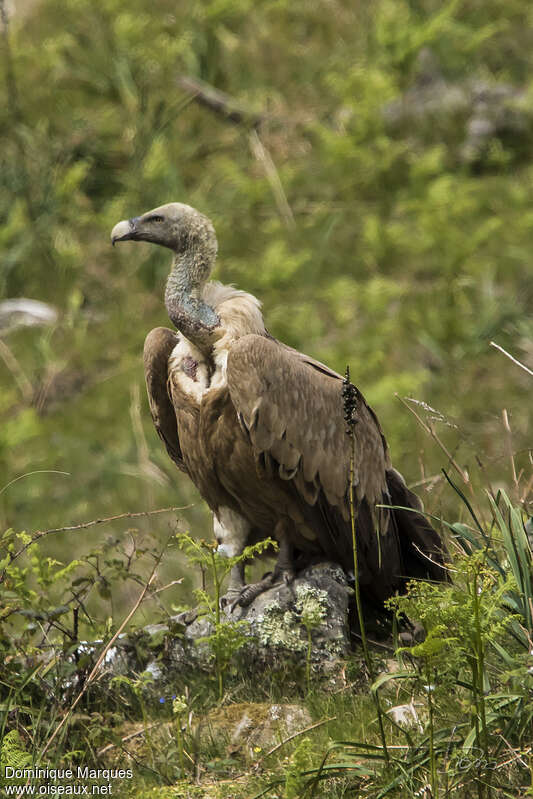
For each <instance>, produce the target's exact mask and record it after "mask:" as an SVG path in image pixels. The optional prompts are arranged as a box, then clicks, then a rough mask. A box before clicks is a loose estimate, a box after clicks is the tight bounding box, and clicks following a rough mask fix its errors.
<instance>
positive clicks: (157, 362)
mask: <svg viewBox="0 0 533 799" xmlns="http://www.w3.org/2000/svg"><path fill="white" fill-rule="evenodd" d="M178 340H179V338H178V335H177V334H176V333H175V332H174V331H172V330H169V329H168V328H166V327H156V328H154V329H153V330H151V331H150V333H148V335H147V336H146V340H145V342H144V376H145V379H146V390H147V392H148V402H149V405H150V412H151V414H152V419H153V422H154V426H155V429H156V430H157V433H158V435H159V438H160V439H161V440H162V441H163V443H164V445H165V447H166V450H167V452H168V454H169V455H170V457H171V458H172V460H173V461H174V463H175V464H176V466H178V467H179V468H180V469H181V470H182V471H184V472H186V471H187V469H186V467H185V463H184V461H183V454H182V451H181V446H180V440H179V434H178V425H177V422H176V411H175V409H174V405H173V403H172V401H171V399H170V396H169V393H168V386H167V383H168V359H169V357H170V354H171V352H172V350H173V349H174V347H175V346H176V344H177V343H178Z"/></svg>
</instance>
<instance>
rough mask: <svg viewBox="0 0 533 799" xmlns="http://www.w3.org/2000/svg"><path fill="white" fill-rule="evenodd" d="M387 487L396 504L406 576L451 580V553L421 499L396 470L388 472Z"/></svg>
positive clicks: (396, 519)
mask: <svg viewBox="0 0 533 799" xmlns="http://www.w3.org/2000/svg"><path fill="white" fill-rule="evenodd" d="M387 486H388V489H389V494H390V504H391V505H393V506H394V511H393V513H394V520H395V522H396V527H397V530H398V538H399V541H400V548H401V553H402V561H403V571H404V576H405V577H406V578H407V579H410V578H418V579H422V580H437V581H440V582H442V581H448V580H449V576H448V571H447V570H446V568H445V566H444V564H445V561H446V559H447V555H448V553H447V550H446V547H445V545H444V543H443V541H442V540H441V537H440V535H439V534H438V533H437V531H436V530H435V529H434V528H433V527H432V526H431V524H430V523H429V522H428V520H427V519H426V517H425V516H424V514H423V512H422V510H423V508H422V503H421V502H420V500H419V498H418V497H417V496H416V494H413V492H412V491H410V490H409V489H408V488H407V486H406V484H405V481H404V479H403V477H402V476H401V474H400V473H399V472H397V471H396V469H390V470H388V471H387ZM404 508H407V509H408V510H404Z"/></svg>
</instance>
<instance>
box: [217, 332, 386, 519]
mask: <svg viewBox="0 0 533 799" xmlns="http://www.w3.org/2000/svg"><path fill="white" fill-rule="evenodd" d="M227 379H228V388H229V392H230V396H231V400H232V402H233V404H234V406H235V408H236V411H237V414H238V416H239V418H240V419H241V424H243V425H244V426H245V429H246V430H247V431H248V434H249V436H250V440H251V443H252V446H253V448H254V450H255V453H256V457H257V458H260V457H262V458H263V460H265V456H268V457H269V458H273V459H274V460H275V462H276V464H277V465H278V473H279V475H280V477H282V478H283V479H285V480H293V481H294V485H295V487H296V489H297V491H298V492H299V494H300V495H301V496H302V497H303V498H304V499H305V501H306V502H307V503H308V504H311V505H313V504H314V503H315V502H316V501H317V498H318V496H319V493H320V491H321V490H322V491H323V493H324V495H325V497H326V499H327V501H328V503H329V504H330V505H333V506H337V507H339V509H340V510H341V512H342V514H343V516H344V517H345V518H346V516H347V513H348V508H347V495H348V485H349V474H350V441H349V437H348V436H347V435H346V431H345V424H344V421H343V401H342V378H341V376H340V375H338V374H337V373H336V372H333V371H332V370H330V369H328V367H326V366H324V365H323V364H321V363H319V362H317V361H313V360H312V359H311V358H308V357H307V356H305V355H302V354H301V353H299V352H297V351H296V350H292V349H291V348H289V347H286V346H285V345H282V344H280V343H279V342H277V341H276V340H275V339H272V338H270V337H265V336H259V335H247V336H243V337H242V338H241V339H239V340H238V341H237V342H236V343H235V344H234V345H233V347H232V348H231V350H230V353H229V356H228V363H227ZM359 396H360V395H359ZM388 466H389V457H388V451H387V448H386V444H385V441H384V438H383V435H382V433H381V430H380V427H379V424H378V423H377V421H376V419H375V416H374V415H373V413H372V412H371V411H370V409H369V408H368V406H367V405H366V403H365V401H364V399H363V398H362V396H360V400H359V403H358V408H357V424H356V426H355V470H354V472H355V474H354V484H355V487H356V494H357V498H358V499H359V500H362V499H363V498H366V500H367V502H368V503H369V505H370V507H373V506H374V505H375V504H376V503H378V502H381V501H382V498H383V495H384V493H385V492H386V489H387V486H386V478H385V472H386V468H387V467H388Z"/></svg>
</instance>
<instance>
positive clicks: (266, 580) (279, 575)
mask: <svg viewBox="0 0 533 799" xmlns="http://www.w3.org/2000/svg"><path fill="white" fill-rule="evenodd" d="M274 538H275V539H276V540H277V541H278V543H279V552H278V559H277V561H276V565H275V567H274V571H273V572H268V573H267V574H265V576H264V577H263V579H262V580H259V582H257V583H250V585H245V586H244V588H243V589H242V591H241V592H240V596H239V597H238V598H237V599H236V600H235V602H234V603H233V605H232V610H233V608H234V607H235V605H240V606H241V607H246V606H247V605H250V604H251V603H252V602H253V601H254V599H255V598H256V597H258V596H259V594H262V593H263V591H267V590H268V589H269V588H272V586H274V585H278V584H279V583H281V582H286V583H291V582H292V581H293V580H294V568H293V549H292V543H291V537H290V533H289V531H288V530H287V523H286V522H285V521H284V520H283V519H280V521H279V522H278V523H277V524H276V527H275V528H274Z"/></svg>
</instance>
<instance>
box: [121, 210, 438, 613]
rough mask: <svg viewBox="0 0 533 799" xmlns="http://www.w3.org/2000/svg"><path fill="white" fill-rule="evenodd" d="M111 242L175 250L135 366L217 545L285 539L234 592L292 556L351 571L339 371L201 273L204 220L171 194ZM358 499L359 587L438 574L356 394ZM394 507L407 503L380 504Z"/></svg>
mask: <svg viewBox="0 0 533 799" xmlns="http://www.w3.org/2000/svg"><path fill="white" fill-rule="evenodd" d="M111 235H112V240H113V243H114V242H115V241H124V240H142V241H151V242H153V243H156V244H160V245H162V246H165V247H168V248H170V249H171V250H173V252H174V260H173V265H172V269H171V272H170V274H169V278H168V280H167V287H166V292H165V302H166V307H167V311H168V314H169V317H170V319H171V320H172V322H173V323H174V324H175V326H176V327H177V329H178V332H175V331H172V330H168V329H166V328H156V329H155V330H152V331H151V332H150V333H149V334H148V336H147V338H146V342H145V347H144V367H145V375H146V385H147V390H148V398H149V402H150V410H151V413H152V418H153V420H154V425H155V427H156V430H157V432H158V434H159V436H160V437H161V439H162V441H163V442H164V444H165V447H166V449H167V451H168V454H169V455H170V457H171V458H172V460H173V461H174V462H175V464H176V465H177V466H178V468H180V469H181V470H182V471H184V472H185V473H186V474H187V475H188V476H189V477H190V479H191V480H192V481H193V482H194V484H195V485H196V487H197V488H198V490H199V491H200V494H201V495H202V497H203V498H204V499H205V500H206V502H207V503H208V505H209V507H210V508H211V510H212V511H213V514H214V530H215V535H216V537H217V539H218V541H219V549H220V551H221V552H223V553H226V554H236V553H239V552H241V551H242V549H243V547H244V546H245V545H247V544H248V543H250V542H251V541H253V540H257V539H258V538H265V537H267V536H272V537H273V538H275V539H277V540H278V542H279V544H280V551H279V555H278V560H277V564H276V568H275V570H274V573H273V574H272V575H270V576H268V577H267V578H265V579H264V580H263V581H261V583H259V584H257V585H256V586H255V587H254V586H252V587H250V586H248V587H247V588H245V587H244V579H243V578H244V572H243V569H242V567H236V568H235V569H234V570H233V572H232V580H231V585H230V593H231V594H233V595H234V596H236V597H237V598H238V600H239V601H240V602H241V604H245V603H246V602H249V601H251V599H252V598H253V597H254V596H255V595H257V593H258V592H259V591H260V590H262V589H263V588H265V587H266V586H267V585H270V584H272V583H273V582H274V581H276V580H277V579H279V578H280V577H281V576H282V575H284V576H290V575H291V574H292V571H293V569H294V568H297V567H298V566H299V565H303V564H305V563H308V562H309V560H310V559H313V558H317V559H318V558H326V559H331V560H334V561H336V562H338V563H340V564H341V565H342V566H343V568H344V569H345V570H346V571H347V572H349V571H350V570H351V569H353V553H352V543H351V525H350V515H349V474H350V447H351V439H350V438H349V436H348V435H347V434H346V425H345V423H344V419H343V397H342V385H343V383H342V377H341V376H340V375H338V374H337V373H336V372H334V371H332V370H331V369H329V368H328V367H327V366H325V365H324V364H321V363H319V362H318V361H315V360H313V359H312V358H309V357H308V356H306V355H304V354H302V353H300V352H297V351H296V350H293V349H291V348H290V347H287V346H286V345H284V344H282V343H280V342H279V341H276V340H275V339H274V338H272V337H271V336H270V335H269V334H268V332H267V331H266V329H265V326H264V322H263V317H262V315H261V311H260V305H259V302H258V301H257V299H256V298H255V297H253V296H252V295H250V294H246V293H245V292H243V291H239V290H237V289H234V288H233V287H231V286H222V285H221V284H219V283H216V282H207V280H208V277H209V275H210V273H211V270H212V268H213V266H214V262H215V258H216V251H217V243H216V236H215V232H214V229H213V226H212V225H211V222H210V221H209V220H208V219H207V218H206V217H204V216H203V215H202V214H200V213H199V212H198V211H196V210H194V209H193V208H191V207H189V206H187V205H182V204H179V203H169V204H168V205H165V206H161V207H160V208H156V209H154V210H153V211H149V212H148V213H146V214H144V215H143V216H141V217H137V218H134V219H131V220H129V221H124V222H119V223H118V224H117V225H116V226H115V227H114V228H113V231H112V234H111ZM353 446H354V454H355V457H354V491H353V495H354V500H355V508H356V531H357V540H358V550H359V564H360V581H361V586H362V588H363V590H364V592H365V593H366V596H367V597H368V598H369V599H373V600H377V601H382V600H383V599H385V598H387V597H389V596H390V595H391V594H393V593H394V591H395V590H397V589H399V588H401V587H402V586H403V585H404V583H405V580H406V579H408V578H410V577H424V578H431V579H437V580H442V579H445V575H446V572H445V570H444V569H443V567H442V564H443V557H444V550H443V546H442V543H441V540H440V538H439V536H438V534H437V533H436V531H435V530H434V529H433V528H432V527H431V525H430V524H429V523H428V522H427V520H426V519H425V517H424V516H423V515H422V513H420V512H419V511H420V510H421V506H420V503H419V500H418V498H417V497H416V496H415V495H414V494H413V493H412V492H411V491H409V489H408V488H407V486H406V485H405V482H404V481H403V478H402V477H401V475H400V474H399V473H398V472H397V471H395V470H394V469H393V468H392V466H391V462H390V457H389V452H388V448H387V444H386V442H385V439H384V437H383V433H382V432H381V428H380V426H379V423H378V421H377V419H376V416H375V414H374V412H373V411H372V410H371V408H369V406H368V405H367V404H366V402H365V400H364V398H363V397H362V395H361V394H360V393H359V392H356V410H355V425H354V437H353ZM379 505H399V506H401V507H402V508H407V509H411V510H388V509H383V508H379V507H377V506H379Z"/></svg>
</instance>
